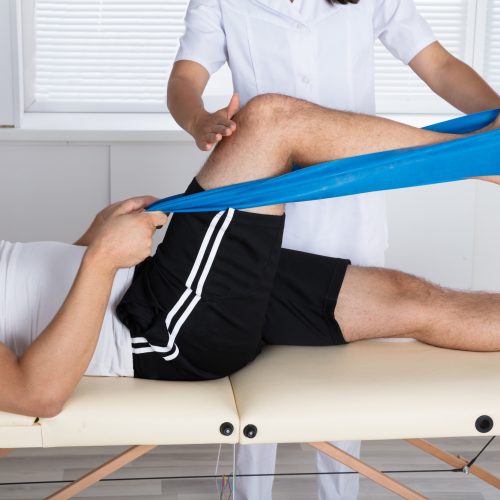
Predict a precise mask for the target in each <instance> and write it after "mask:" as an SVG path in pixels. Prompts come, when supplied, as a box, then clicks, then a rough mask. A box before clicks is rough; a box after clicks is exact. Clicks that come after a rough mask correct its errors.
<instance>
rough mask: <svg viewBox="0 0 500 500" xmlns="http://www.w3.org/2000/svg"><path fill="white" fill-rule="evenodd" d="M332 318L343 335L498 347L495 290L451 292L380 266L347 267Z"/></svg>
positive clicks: (499, 310)
mask: <svg viewBox="0 0 500 500" xmlns="http://www.w3.org/2000/svg"><path fill="white" fill-rule="evenodd" d="M335 318H336V319H337V321H338V322H339V325H340V327H341V329H342V332H343V334H344V336H345V338H346V340H347V341H349V342H353V341H355V340H362V339H373V338H381V337H411V338H415V339H417V340H420V341H421V342H425V343H427V344H432V345H435V346H438V347H446V348H450V349H461V350H470V351H500V294H492V293H474V292H469V293H467V292H457V291H453V290H447V289H444V288H440V287H438V286H435V285H433V284H431V283H429V282H427V281H425V280H422V279H419V278H416V277H414V276H410V275H408V274H404V273H401V272H398V271H390V270H386V269H376V268H363V267H354V266H352V267H349V268H348V270H347V274H346V277H345V281H344V284H343V285H342V289H341V292H340V295H339V299H338V302H337V307H336V311H335Z"/></svg>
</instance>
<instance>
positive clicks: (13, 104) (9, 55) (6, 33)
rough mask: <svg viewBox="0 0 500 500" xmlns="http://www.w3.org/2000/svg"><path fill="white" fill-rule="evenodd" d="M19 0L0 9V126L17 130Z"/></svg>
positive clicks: (19, 114)
mask: <svg viewBox="0 0 500 500" xmlns="http://www.w3.org/2000/svg"><path fill="white" fill-rule="evenodd" d="M20 2H21V0H7V1H5V2H2V4H1V6H0V10H2V9H3V14H4V15H0V33H3V40H2V43H0V74H2V75H4V78H3V79H2V82H3V83H1V84H0V127H1V128H13V127H20V126H21V121H22V109H23V107H24V100H23V97H22V88H23V65H22V57H21V47H22V43H21V39H20V38H21V26H20V16H19V12H20Z"/></svg>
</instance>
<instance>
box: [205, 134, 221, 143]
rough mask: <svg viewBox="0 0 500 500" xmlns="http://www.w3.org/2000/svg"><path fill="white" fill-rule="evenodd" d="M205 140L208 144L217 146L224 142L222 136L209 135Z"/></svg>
mask: <svg viewBox="0 0 500 500" xmlns="http://www.w3.org/2000/svg"><path fill="white" fill-rule="evenodd" d="M205 140H206V141H207V143H208V144H217V143H218V142H220V141H222V134H214V133H210V134H207V136H206V138H205Z"/></svg>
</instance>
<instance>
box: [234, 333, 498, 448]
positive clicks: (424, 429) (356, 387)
mask: <svg viewBox="0 0 500 500" xmlns="http://www.w3.org/2000/svg"><path fill="white" fill-rule="evenodd" d="M231 384H232V385H233V390H234V394H235V398H236V404H237V407H238V413H239V415H240V429H241V431H243V430H244V429H245V427H246V426H247V425H249V424H251V425H255V426H256V427H257V436H256V437H255V438H253V439H248V438H247V437H245V436H244V435H243V433H242V435H241V436H240V441H241V442H242V443H270V442H287V443H293V442H311V441H330V440H343V439H362V440H363V439H401V438H419V437H425V438H432V437H451V436H474V435H479V432H478V431H477V430H476V428H475V422H476V419H477V418H478V417H479V416H482V415H488V416H490V417H491V418H492V419H493V421H494V427H493V429H492V431H490V432H489V433H488V434H495V433H496V434H498V433H499V430H500V352H498V353H472V352H462V351H452V350H447V349H439V348H436V347H431V346H428V345H425V344H421V343H419V342H409V343H408V342H405V343H393V342H384V341H363V342H357V343H353V344H350V345H345V346H338V347H309V348H304V347H277V346H272V347H268V348H266V349H265V350H264V352H263V353H262V354H261V355H260V356H259V357H258V358H257V359H256V361H255V362H254V363H252V364H251V365H249V366H247V367H246V368H244V369H243V370H241V371H240V372H238V373H236V374H235V375H233V376H232V377H231ZM485 435H487V434H485Z"/></svg>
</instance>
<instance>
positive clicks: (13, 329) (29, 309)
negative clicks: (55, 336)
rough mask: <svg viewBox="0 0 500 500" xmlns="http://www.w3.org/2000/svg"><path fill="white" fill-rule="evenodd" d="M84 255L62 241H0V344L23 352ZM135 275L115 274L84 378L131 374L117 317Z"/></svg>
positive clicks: (124, 332)
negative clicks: (97, 338) (119, 304)
mask: <svg viewBox="0 0 500 500" xmlns="http://www.w3.org/2000/svg"><path fill="white" fill-rule="evenodd" d="M84 252H85V248H84V247H78V246H75V245H69V244H66V243H55V242H40V243H10V242H8V241H0V342H2V343H4V344H5V345H7V347H9V348H10V349H11V350H12V351H14V353H15V354H16V355H17V356H20V355H22V354H23V353H24V351H26V349H27V348H28V346H29V345H30V344H31V343H32V342H33V341H34V340H35V339H36V338H37V337H38V335H40V333H41V332H43V330H44V329H45V328H46V327H47V325H48V324H49V323H50V321H51V320H52V318H53V317H54V315H55V314H56V312H57V311H58V310H59V308H60V307H61V305H62V303H63V302H64V299H65V298H66V296H67V294H68V292H69V290H70V288H71V285H72V284H73V281H74V279H75V276H76V274H77V272H78V268H79V266H80V263H81V260H82V257H83V254H84ZM133 273H134V269H133V268H131V269H121V270H119V271H118V273H117V274H116V277H115V280H114V283H113V289H112V292H111V297H110V301H109V303H108V307H107V309H106V314H105V316H104V321H103V325H102V329H101V333H100V336H99V341H98V344H97V347H96V350H95V353H94V356H93V357H92V361H91V362H90V365H89V367H88V369H87V371H86V372H85V374H86V375H95V376H124V377H133V376H134V370H133V365H132V345H131V339H130V334H129V332H128V330H127V328H126V327H125V326H124V325H123V324H122V323H121V322H120V321H119V320H118V318H117V317H116V315H115V307H116V305H117V304H118V303H119V302H120V300H121V298H122V296H123V294H124V293H125V291H126V290H127V289H128V287H129V285H130V283H131V281H132V277H133ZM76 348H77V346H75V349H76Z"/></svg>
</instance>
